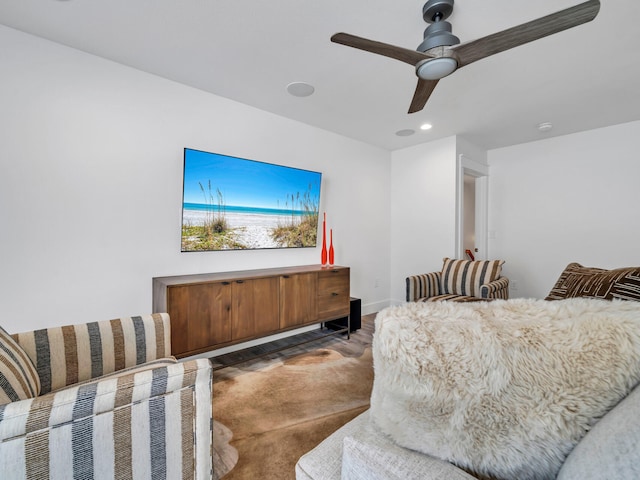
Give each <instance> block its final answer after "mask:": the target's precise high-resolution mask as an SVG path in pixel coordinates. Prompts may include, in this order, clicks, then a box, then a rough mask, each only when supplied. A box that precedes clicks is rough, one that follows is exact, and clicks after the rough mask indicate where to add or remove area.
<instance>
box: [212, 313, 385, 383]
mask: <svg viewBox="0 0 640 480" xmlns="http://www.w3.org/2000/svg"><path fill="white" fill-rule="evenodd" d="M375 316H376V314H375V313H372V314H369V315H363V316H362V327H361V328H360V329H358V330H356V331H355V332H352V333H351V338H350V339H347V334H346V333H338V334H336V333H334V332H333V331H332V330H328V329H326V328H323V329H320V328H318V329H317V330H312V331H310V332H304V333H301V334H299V335H294V336H291V337H287V338H283V339H280V340H276V341H273V342H269V343H264V344H262V345H257V346H255V347H250V348H246V349H244V350H238V351H236V352H232V353H227V354H225V355H220V356H215V357H210V358H209V361H210V362H211V365H212V366H213V369H214V381H215V378H216V373H218V371H220V370H227V367H230V366H240V367H242V368H246V367H249V366H250V364H252V363H260V364H263V363H265V362H269V361H271V360H278V359H283V358H290V357H292V356H296V355H300V354H303V353H307V352H309V351H311V350H315V349H317V348H332V349H334V350H336V351H338V352H340V353H341V354H342V355H344V356H347V357H355V356H360V355H362V352H363V350H364V349H365V348H366V347H369V346H371V341H372V338H373V331H374V319H375ZM302 342H304V343H302ZM225 373H227V372H225Z"/></svg>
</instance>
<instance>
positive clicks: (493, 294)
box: [480, 277, 509, 300]
mask: <svg viewBox="0 0 640 480" xmlns="http://www.w3.org/2000/svg"><path fill="white" fill-rule="evenodd" d="M480 297H482V298H484V299H489V298H501V299H503V300H507V299H508V298H509V279H508V278H507V277H500V278H498V279H497V280H494V281H493V282H489V283H486V284H484V285H480Z"/></svg>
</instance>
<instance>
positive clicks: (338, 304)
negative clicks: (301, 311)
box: [318, 268, 350, 320]
mask: <svg viewBox="0 0 640 480" xmlns="http://www.w3.org/2000/svg"><path fill="white" fill-rule="evenodd" d="M349 300H350V297H349V269H348V268H344V269H339V270H327V271H323V272H319V273H318V317H319V318H320V320H323V319H331V318H339V317H346V316H347V315H349V305H350V304H349Z"/></svg>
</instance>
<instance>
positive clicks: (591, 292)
mask: <svg viewBox="0 0 640 480" xmlns="http://www.w3.org/2000/svg"><path fill="white" fill-rule="evenodd" d="M575 297H592V298H602V299H604V300H612V299H614V298H617V299H620V300H635V301H636V302H640V267H626V268H616V269H615V270H605V269H602V268H594V267H583V266H582V265H580V264H579V263H575V262H574V263H570V264H569V265H567V267H566V268H565V269H564V271H563V272H562V273H561V274H560V277H559V278H558V280H557V281H556V283H555V285H554V286H553V288H552V289H551V291H550V292H549V295H547V297H546V298H545V300H562V299H564V298H575Z"/></svg>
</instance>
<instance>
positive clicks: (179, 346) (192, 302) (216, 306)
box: [167, 282, 231, 355]
mask: <svg viewBox="0 0 640 480" xmlns="http://www.w3.org/2000/svg"><path fill="white" fill-rule="evenodd" d="M230 309H231V285H229V283H228V282H220V283H201V284H192V285H173V286H170V287H168V291H167V310H168V313H169V316H170V318H171V351H172V353H173V354H174V355H180V354H181V353H186V352H190V351H194V350H199V349H204V348H207V347H211V346H214V345H216V344H218V343H224V342H228V341H230V340H231V312H230Z"/></svg>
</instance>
